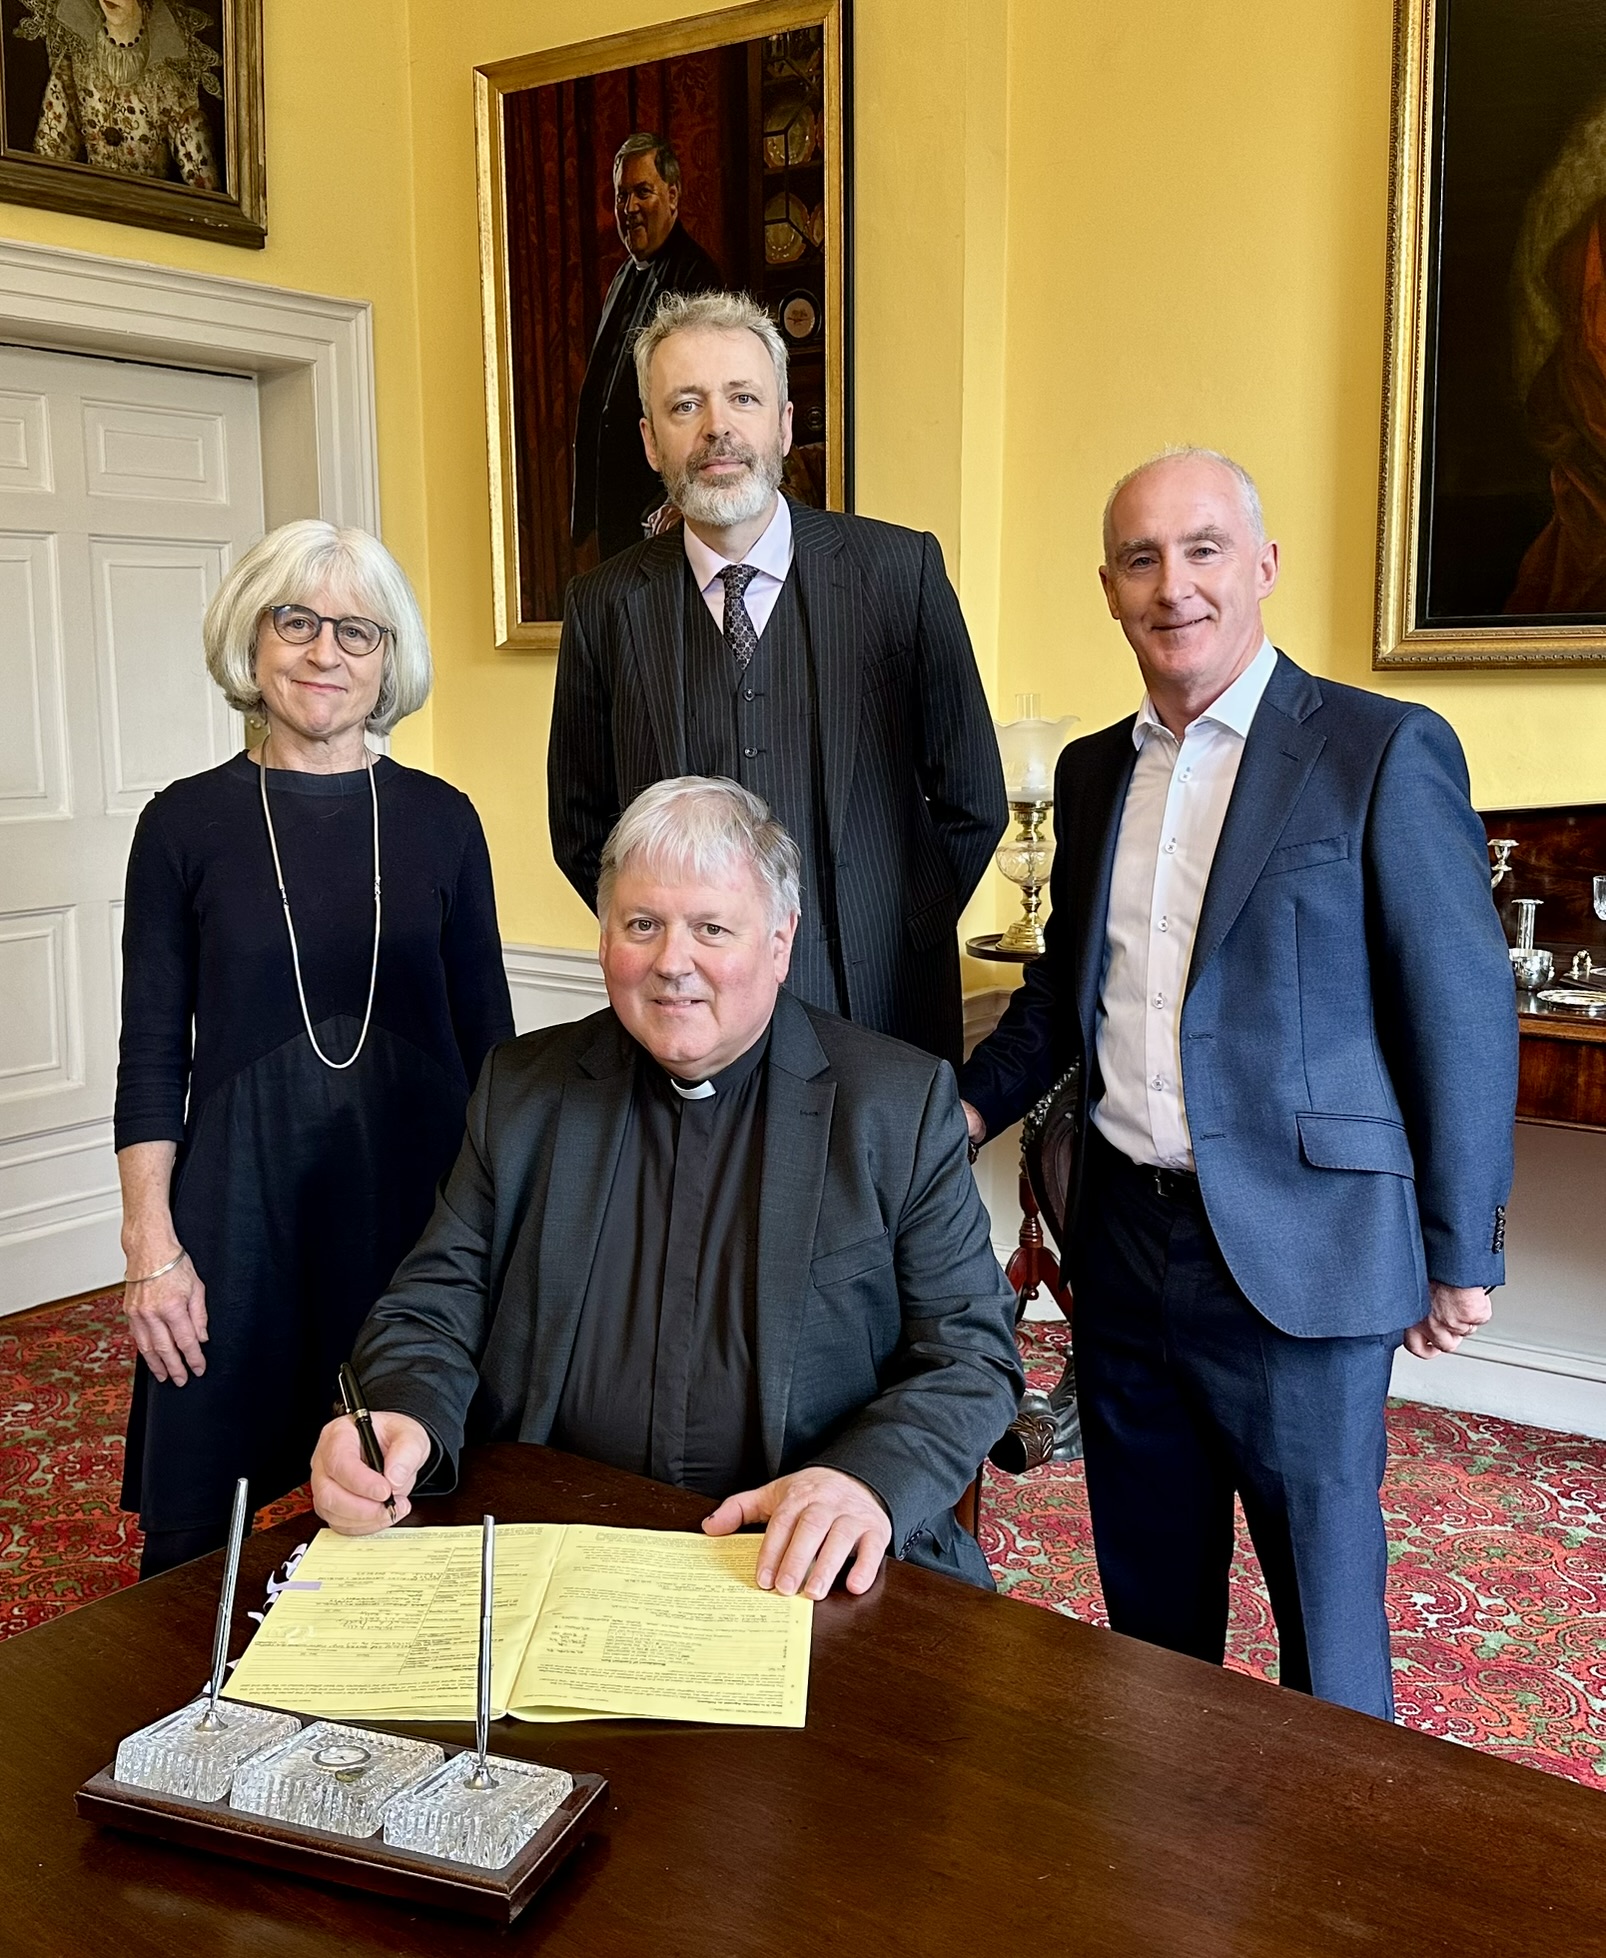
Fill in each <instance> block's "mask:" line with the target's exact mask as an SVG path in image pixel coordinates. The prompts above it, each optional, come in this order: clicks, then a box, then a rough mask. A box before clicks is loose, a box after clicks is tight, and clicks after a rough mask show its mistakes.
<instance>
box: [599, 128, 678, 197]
mask: <svg viewBox="0 0 1606 1958" xmlns="http://www.w3.org/2000/svg"><path fill="white" fill-rule="evenodd" d="M633 156H650V157H651V158H652V167H653V168H654V169H655V170H656V171H657V172H658V174H659V176H660V177H662V178H663V180H664V182H665V183H666V184H668V185H669V187H670V189H671V190H679V188H680V158H679V157H678V156H676V154H675V152H674V151H673V150H672V149H671V148H670V146H669V142H668V139H667V138H665V137H663V136H660V135H659V134H658V133H657V131H656V130H652V129H638V130H637V131H636V133H635V134H634V135H633V136H627V137H626V138H625V140H624V141H623V142H622V143H621V144H620V145H619V147H618V149H616V150H615V151H614V153H613V181H614V185H615V188H617V186H618V183H619V173H620V171H622V170H623V169H624V167H625V165H626V164H627V163H628V162H629V161H630V159H631V157H633Z"/></svg>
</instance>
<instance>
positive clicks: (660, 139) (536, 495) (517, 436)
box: [501, 26, 841, 625]
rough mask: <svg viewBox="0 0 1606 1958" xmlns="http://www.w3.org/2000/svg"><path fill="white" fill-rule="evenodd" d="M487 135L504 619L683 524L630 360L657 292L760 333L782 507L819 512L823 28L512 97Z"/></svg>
mask: <svg viewBox="0 0 1606 1958" xmlns="http://www.w3.org/2000/svg"><path fill="white" fill-rule="evenodd" d="M501 115H502V122H501V129H502V165H501V168H502V184H503V197H504V208H505V219H504V222H505V237H506V260H505V266H506V270H505V276H506V310H507V360H508V367H509V378H510V388H509V394H510V400H509V402H508V404H507V410H506V412H507V413H508V414H509V416H510V428H509V435H510V437H511V441H510V448H511V462H512V473H513V478H514V481H513V484H512V488H513V492H514V494H513V502H514V506H515V509H516V522H515V524H514V526H513V528H514V530H515V532H516V544H517V559H516V561H517V574H516V604H517V618H518V620H519V621H520V622H521V623H522V624H524V625H537V624H540V623H542V622H546V621H556V620H558V619H560V618H561V617H562V615H563V597H564V591H565V588H566V586H567V585H568V582H569V580H570V579H571V578H572V577H573V576H574V575H575V574H576V573H577V572H581V571H585V570H587V569H589V568H590V567H591V566H593V565H595V564H597V563H598V562H599V561H600V560H601V559H602V558H604V557H607V556H611V555H613V554H614V553H616V552H618V551H620V550H622V549H624V548H626V547H627V546H628V545H630V544H632V543H638V542H640V541H641V538H642V537H643V535H646V534H650V533H651V531H652V530H653V529H655V528H662V527H664V525H666V524H667V523H672V522H674V521H675V520H676V513H675V512H674V511H673V509H672V508H671V507H670V506H668V505H667V504H666V502H665V499H664V492H663V487H662V484H661V483H660V482H659V480H658V478H657V477H656V475H655V474H654V473H653V471H652V470H651V468H650V467H649V465H648V464H647V462H646V459H645V454H644V451H643V449H642V444H641V436H640V429H639V416H640V406H639V401H638V399H637V396H636V389H635V375H634V366H633V362H632V360H631V355H630V342H631V340H632V339H633V336H634V332H635V331H636V330H639V327H640V326H641V325H642V324H644V323H645V319H646V318H647V317H649V316H650V313H651V311H652V309H653V307H654V306H655V305H656V303H657V299H658V297H660V296H661V294H662V293H663V292H666V291H684V292H692V291H699V290H707V289H710V288H716V287H723V288H725V289H727V290H731V291H736V292H746V293H750V294H752V295H753V296H754V297H755V298H756V299H758V300H759V301H760V303H761V304H763V305H764V306H765V307H766V309H767V310H768V311H769V312H770V313H771V315H772V316H773V317H774V318H775V320H776V322H777V324H778V325H779V326H780V328H781V331H782V335H783V338H784V339H785V341H786V344H787V351H788V357H789V361H790V380H791V394H792V399H793V403H794V446H793V449H792V453H791V455H790V456H789V457H788V458H787V474H786V478H785V483H784V487H785V488H786V489H787V491H788V492H789V493H790V494H791V495H793V496H794V497H798V498H800V499H802V500H804V501H806V502H810V503H816V504H825V503H827V502H828V501H829V500H831V497H830V492H831V488H832V480H833V470H832V468H831V467H830V466H829V464H828V455H827V438H828V433H829V429H830V425H831V423H832V421H833V419H834V418H835V411H834V410H833V408H832V406H831V397H832V380H831V376H832V374H833V372H834V371H837V370H839V368H840V362H841V350H840V349H838V348H833V347H832V346H831V345H830V344H829V328H830V323H831V320H832V317H833V308H832V306H831V304H830V303H829V302H830V299H831V298H832V297H833V296H834V295H830V294H828V292H827V279H828V270H829V268H830V267H831V265H832V264H833V262H840V256H839V254H840V246H838V247H837V256H836V258H835V259H833V252H832V249H831V247H832V245H833V244H835V241H834V240H832V239H830V238H828V236H827V231H828V222H829V214H830V202H829V198H828V194H827V167H828V159H829V167H830V168H831V169H833V170H834V169H836V168H837V167H839V165H840V157H831V156H830V149H831V145H832V144H833V142H835V141H836V140H838V131H839V128H840V123H839V121H838V120H837V119H836V113H835V104H830V105H828V104H827V101H826V88H825V71H824V36H823V33H822V30H821V28H820V27H819V26H803V27H799V28H796V29H793V30H791V31H788V32H785V33H776V34H766V35H764V36H762V37H761V38H757V39H752V40H746V41H737V42H734V43H730V44H727V45H725V46H721V47H714V48H705V49H701V50H694V51H690V52H686V53H675V54H671V55H668V56H666V57H665V58H662V59H657V60H646V61H641V62H638V63H635V64H633V65H631V66H626V67H613V68H609V69H607V70H605V71H603V72H599V73H595V74H586V75H581V76H579V77H578V78H575V79H565V80H559V81H554V82H550V83H546V84H544V85H541V86H535V87H515V88H511V89H509V90H508V92H506V93H505V94H503V95H502V97H501ZM648 138H655V139H657V144H656V146H655V145H653V144H652V143H649V142H648V141H647V139H648ZM632 141H635V142H636V143H638V144H640V145H642V147H639V148H637V149H636V150H635V151H634V152H633V153H630V154H623V155H622V154H621V152H622V151H623V150H624V149H625V148H626V146H627V145H628V144H630V143H631V142H632ZM632 227H634V229H633V228H632ZM840 468H841V461H840V458H837V459H836V470H837V471H840Z"/></svg>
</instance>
